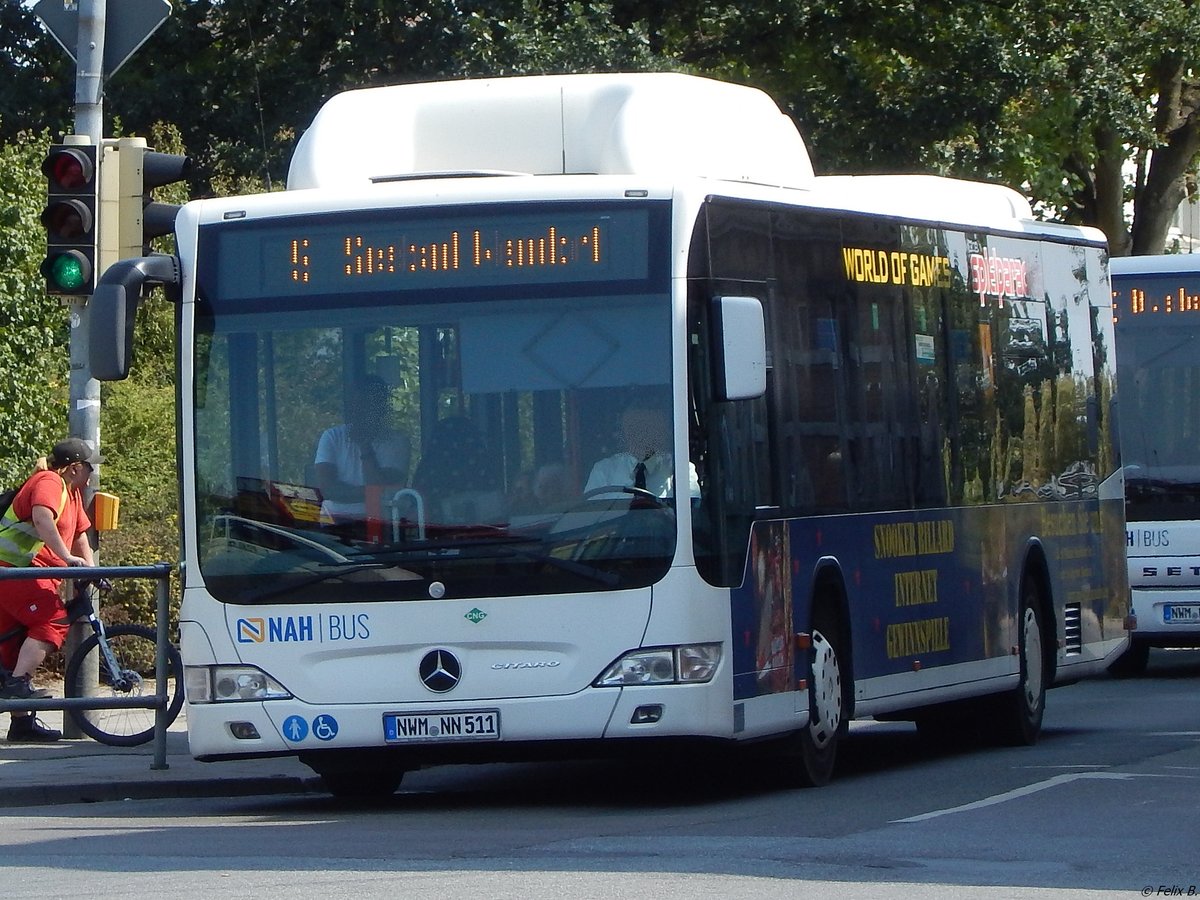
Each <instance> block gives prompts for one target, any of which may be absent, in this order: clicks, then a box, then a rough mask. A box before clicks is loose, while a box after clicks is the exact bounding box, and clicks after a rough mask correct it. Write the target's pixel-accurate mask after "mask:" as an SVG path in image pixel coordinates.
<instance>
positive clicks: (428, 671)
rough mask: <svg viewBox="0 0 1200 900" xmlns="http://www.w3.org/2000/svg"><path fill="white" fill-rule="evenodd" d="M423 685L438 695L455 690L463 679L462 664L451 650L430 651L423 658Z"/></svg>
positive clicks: (421, 671) (421, 672)
mask: <svg viewBox="0 0 1200 900" xmlns="http://www.w3.org/2000/svg"><path fill="white" fill-rule="evenodd" d="M418 671H419V672H420V674H421V683H422V684H424V685H425V687H427V688H429V689H430V690H431V691H434V692H436V693H438V694H444V693H446V691H450V690H453V689H454V686H455V685H456V684H458V681H459V679H460V678H462V664H461V663H459V661H458V658H457V657H456V656H455V655H454V654H453V653H451V652H450V651H449V650H441V649H439V650H430V651H429V652H428V653H426V654H425V655H424V656H423V657H422V658H421V668H420V669H419V670H418Z"/></svg>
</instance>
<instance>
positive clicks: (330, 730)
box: [312, 715, 338, 741]
mask: <svg viewBox="0 0 1200 900" xmlns="http://www.w3.org/2000/svg"><path fill="white" fill-rule="evenodd" d="M312 730H313V737H315V738H316V739H317V740H318V741H332V740H333V739H334V738H335V737H337V733H338V723H337V719H335V718H334V717H333V716H326V715H320V716H317V717H316V718H315V719H313V723H312Z"/></svg>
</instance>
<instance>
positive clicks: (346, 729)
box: [91, 74, 1128, 794]
mask: <svg viewBox="0 0 1200 900" xmlns="http://www.w3.org/2000/svg"><path fill="white" fill-rule="evenodd" d="M176 228H177V241H178V257H177V258H166V257H148V258H144V259H141V260H134V261H128V262H124V263H120V264H118V265H117V266H116V267H114V269H112V270H110V271H109V273H107V274H106V276H105V278H104V283H103V285H102V286H101V287H100V288H99V289H98V291H97V294H96V296H95V297H94V298H93V301H92V316H93V319H92V324H91V335H92V341H91V343H92V352H93V357H92V367H93V372H94V373H96V374H97V377H102V378H113V377H122V376H123V374H124V372H125V371H126V368H127V365H128V352H129V351H128V348H129V344H128V341H129V335H128V333H127V331H126V328H125V323H126V322H127V321H131V318H130V317H131V312H132V308H133V304H134V302H135V300H136V297H137V294H138V292H139V291H140V289H141V286H142V284H143V283H146V282H156V281H160V282H172V283H175V284H177V288H176V290H177V292H178V295H179V305H178V309H179V316H178V333H179V340H180V374H179V391H180V394H179V402H180V409H181V416H180V438H179V439H180V447H179V459H180V463H181V469H182V504H183V507H182V508H183V523H184V524H183V541H184V547H183V562H182V566H181V569H182V578H183V588H182V590H183V599H182V609H181V613H180V634H181V641H182V653H183V657H184V662H185V666H186V673H187V699H188V709H187V719H188V727H189V740H190V743H191V750H192V753H193V754H194V755H195V756H196V757H197V758H199V759H202V760H222V759H233V758H238V757H251V756H264V755H271V754H296V755H298V756H299V758H300V759H301V760H303V761H304V762H305V763H307V764H308V765H309V766H311V767H312V768H313V769H314V770H315V771H316V772H318V773H320V775H321V776H322V777H323V779H324V781H325V783H326V785H327V786H328V788H329V789H330V790H331V791H333V792H335V793H338V794H370V793H379V792H388V791H391V790H394V789H395V788H396V787H397V785H398V784H399V783H400V780H401V778H402V775H403V773H404V772H405V771H408V770H412V769H414V768H416V767H418V766H423V765H431V764H437V763H446V762H462V761H487V760H502V759H521V758H530V757H535V756H536V757H540V756H544V755H546V754H556V755H561V756H583V755H593V754H608V753H615V752H630V751H632V752H640V753H649V752H651V751H653V750H660V749H663V748H677V749H678V748H681V746H683V747H687V748H692V749H698V748H702V747H710V746H711V747H718V748H724V747H733V746H735V745H740V744H746V745H749V744H754V745H756V746H757V747H758V748H760V749H762V750H768V751H771V752H777V753H778V754H779V756H780V758H783V759H789V760H791V761H792V762H793V764H794V767H793V769H791V770H789V771H793V772H794V773H795V777H796V779H797V781H799V782H805V783H811V784H819V783H821V782H824V781H825V780H827V779H828V778H829V777H830V776H831V774H832V771H833V766H834V760H835V756H836V749H837V746H838V743H839V741H840V740H841V739H842V738H843V737H844V735H845V734H846V731H847V727H848V722H849V721H850V720H851V719H852V718H855V717H869V716H874V717H878V718H896V719H909V720H913V721H916V722H917V723H918V725H919V726H920V727H922V728H930V729H932V732H931V733H936V730H937V729H938V728H941V727H945V725H946V723H948V722H956V723H958V722H961V721H963V719H964V718H965V717H970V718H971V719H972V720H973V721H975V722H978V723H982V724H984V725H986V727H987V728H988V729H990V731H991V732H993V736H994V737H996V738H998V739H999V740H1002V741H1005V742H1023V743H1029V742H1032V741H1034V740H1035V739H1036V737H1037V735H1038V732H1039V729H1040V727H1041V722H1042V715H1043V709H1044V699H1045V691H1046V689H1047V688H1048V687H1051V686H1053V685H1056V684H1062V683H1065V682H1069V681H1072V680H1076V679H1078V678H1081V677H1084V676H1086V675H1089V674H1092V673H1096V672H1099V671H1103V670H1104V669H1105V668H1106V667H1107V666H1108V665H1109V664H1110V663H1111V662H1112V660H1113V659H1114V658H1115V657H1116V656H1117V655H1118V654H1120V653H1121V652H1122V651H1123V650H1124V649H1125V646H1126V644H1127V640H1128V638H1127V634H1126V632H1125V630H1124V616H1125V614H1126V612H1127V605H1128V583H1127V579H1126V572H1125V568H1124V564H1123V554H1122V546H1123V540H1124V533H1125V532H1124V518H1123V512H1122V498H1123V485H1122V483H1121V474H1120V470H1119V468H1118V467H1117V465H1116V461H1115V452H1114V449H1113V448H1114V436H1113V431H1112V423H1111V421H1110V416H1109V412H1108V411H1109V409H1110V404H1111V400H1112V391H1113V383H1114V372H1113V355H1112V350H1113V348H1112V322H1111V315H1110V308H1109V303H1110V297H1109V281H1108V272H1107V254H1106V250H1105V246H1104V243H1103V240H1102V237H1101V235H1100V234H1099V233H1098V232H1096V231H1092V230H1086V229H1077V228H1071V227H1065V226H1058V225H1050V224H1045V223H1040V222H1037V221H1034V219H1033V217H1032V215H1031V212H1030V209H1029V206H1028V204H1027V203H1026V202H1025V201H1024V200H1023V199H1022V198H1021V197H1020V196H1019V195H1017V194H1016V193H1014V192H1012V191H1010V190H1007V189H1005V188H1001V187H997V186H991V185H983V184H973V183H967V182H961V181H950V180H944V179H938V178H928V177H915V178H907V177H877V178H876V177H863V178H849V177H846V178H816V177H814V175H813V170H812V167H811V165H810V163H809V160H808V157H807V155H806V152H805V148H804V143H803V141H802V140H801V138H800V136H799V134H798V133H797V132H796V130H795V128H794V126H793V125H792V123H791V122H790V120H789V119H787V118H786V117H785V116H784V115H783V114H782V113H781V112H780V111H779V109H778V107H777V106H776V105H775V104H774V103H773V102H772V101H771V100H770V99H769V98H768V97H767V96H766V95H764V94H762V93H761V92H759V91H757V90H754V89H751V88H747V87H742V86H736V85H729V84H722V83H719V82H715V81H710V80H707V79H702V78H695V77H688V76H681V75H667V74H645V75H577V76H561V77H558V76H556V77H532V78H512V79H496V80H487V81H458V82H445V83H434V84H417V85H405V86H397V87H382V88H372V89H367V90H360V91H351V92H348V93H345V94H341V95H339V96H336V97H334V98H333V99H331V100H330V101H329V102H328V103H327V104H326V105H325V106H324V107H323V109H322V110H321V111H320V113H319V114H318V115H317V117H316V118H315V120H314V122H313V123H312V126H311V127H310V128H309V129H308V131H307V132H306V133H305V134H304V136H303V138H302V140H301V141H300V144H299V146H298V148H297V151H296V154H295V158H294V159H293V161H292V165H291V172H290V176H289V180H288V190H287V191H286V192H282V193H273V194H267V195H262V196H246V197H231V198H224V199H211V200H201V201H196V202H193V203H189V204H188V205H187V206H185V207H184V208H183V210H182V212H181V213H180V215H179V218H178V220H177V223H176ZM381 383H382V388H381V387H380V385H381ZM368 393H370V394H372V395H373V396H377V395H378V394H380V393H382V394H383V395H385V396H384V400H385V401H386V402H385V407H386V408H385V414H386V417H387V419H388V423H387V424H388V426H389V427H390V429H392V430H393V431H394V433H393V434H389V435H380V434H379V433H378V432H373V433H372V435H373V436H372V437H370V438H369V442H370V443H371V452H370V453H368V454H367V456H368V457H373V458H372V459H369V460H368V462H366V463H363V466H364V467H365V469H366V472H367V474H366V475H365V476H364V477H363V480H364V481H366V482H367V483H366V484H365V485H364V486H363V487H362V488H361V489H359V490H358V491H357V493H355V492H353V491H350V488H348V487H347V484H345V483H335V482H334V481H330V480H329V478H328V474H327V471H328V461H329V457H328V452H327V450H321V449H320V448H321V445H322V436H323V435H324V434H325V433H326V431H327V429H330V428H335V427H337V426H339V425H340V424H342V423H344V422H345V421H346V417H347V416H348V415H353V412H352V410H353V409H355V408H357V403H358V401H359V400H361V399H363V397H364V396H365V395H366V394H368ZM629 410H636V411H637V412H636V413H635V414H634V415H633V417H632V419H634V420H638V421H641V422H643V423H644V422H646V421H653V420H654V419H655V418H656V417H657V420H658V422H659V423H660V424H659V426H658V427H657V428H656V427H653V426H647V425H644V424H643V425H642V426H640V428H639V429H637V430H639V431H640V432H641V433H639V434H635V435H630V434H626V433H623V430H622V423H628V422H629V421H631V419H630V418H627V417H626V413H627V412H628V411H629ZM629 430H630V429H628V428H626V429H625V431H629ZM655 432H657V433H655ZM342 433H343V435H344V434H345V432H342ZM365 433H366V432H359V437H360V439H361V440H362V441H363V442H364V443H365V442H367V441H368V439H367V438H363V437H362V435H363V434H365ZM648 433H650V434H651V435H652V436H647V434H648ZM326 440H329V439H328V438H327V439H326ZM385 444H386V445H387V446H386V447H385ZM405 448H407V451H406V450H405ZM351 452H352V453H355V454H357V453H358V451H357V450H352V451H351ZM384 453H387V454H389V458H388V460H387V461H386V462H387V464H384V461H383V460H382V456H381V454H384ZM319 455H321V456H322V457H323V465H325V468H326V474H322V465H318V464H317V462H318V456H319ZM406 455H407V457H408V458H407V460H406V459H405V458H404V457H405V456H406ZM355 458H356V459H357V457H355ZM639 460H640V461H642V462H643V463H645V467H644V469H643V471H646V470H648V469H654V471H653V472H652V473H651V477H650V478H649V479H648V480H647V482H646V486H645V487H642V486H640V485H639V484H636V483H635V481H634V479H635V474H634V473H633V471H632V470H634V469H636V468H637V462H638V461H639ZM597 463H600V465H599V466H598V465H597ZM376 464H378V465H379V469H376V467H375V466H376ZM380 470H387V471H386V473H385V474H374V473H376V472H377V471H380ZM347 480H348V481H353V480H354V479H353V478H349V477H348V479H347ZM606 482H607V483H606ZM684 485H687V488H686V489H685V488H684V487H683V486H684ZM585 486H587V489H586V490H585ZM675 486H679V489H678V490H676V489H675ZM339 498H340V499H339ZM347 498H349V499H348V501H347ZM356 501H357V504H359V505H356ZM342 502H349V506H348V507H339V506H337V503H342Z"/></svg>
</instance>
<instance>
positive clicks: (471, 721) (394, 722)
mask: <svg viewBox="0 0 1200 900" xmlns="http://www.w3.org/2000/svg"><path fill="white" fill-rule="evenodd" d="M383 737H384V739H385V740H387V741H388V742H389V743H390V742H397V743H405V742H411V741H496V740H499V739H500V710H498V709H481V710H476V711H475V712H431V713H420V714H413V715H410V714H399V713H389V714H388V715H385V716H384V717H383Z"/></svg>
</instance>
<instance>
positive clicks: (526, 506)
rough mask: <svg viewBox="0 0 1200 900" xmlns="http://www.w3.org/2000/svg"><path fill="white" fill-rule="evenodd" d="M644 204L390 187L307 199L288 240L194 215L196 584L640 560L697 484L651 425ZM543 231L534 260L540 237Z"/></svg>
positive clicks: (365, 591) (265, 586)
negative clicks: (521, 207) (396, 202)
mask: <svg viewBox="0 0 1200 900" xmlns="http://www.w3.org/2000/svg"><path fill="white" fill-rule="evenodd" d="M661 214H665V211H659V210H656V209H655V208H654V207H653V205H651V204H647V205H645V206H643V207H639V208H637V209H625V208H622V209H620V210H617V211H605V210H600V211H599V212H597V210H596V209H595V208H591V209H588V210H586V211H584V210H577V209H574V208H572V209H568V210H566V211H565V212H564V211H562V210H560V209H547V210H546V211H544V212H541V213H536V214H534V215H531V214H529V213H527V212H522V214H521V216H520V217H519V218H518V217H516V216H513V215H511V214H501V213H497V214H496V215H494V216H491V217H490V218H489V217H488V216H486V215H480V214H479V213H478V212H474V213H472V214H471V215H470V216H469V217H468V216H466V215H465V214H464V215H463V216H461V217H459V218H455V217H454V215H453V212H452V211H451V212H450V213H447V212H446V211H444V210H443V211H439V212H438V213H437V214H436V216H435V215H433V214H425V213H420V212H412V211H406V212H403V213H396V212H394V211H393V213H392V216H391V217H390V218H389V217H385V216H381V215H380V214H378V213H376V214H373V215H372V217H371V218H370V219H369V220H367V221H365V222H364V221H363V216H362V215H361V214H356V215H355V216H349V215H345V214H339V215H333V216H329V217H325V218H326V221H323V222H318V223H317V224H315V225H314V224H313V222H312V219H311V217H310V219H309V220H308V223H307V225H306V226H305V227H304V228H303V237H302V238H298V237H297V234H298V231H297V230H296V228H295V227H293V226H291V225H289V223H287V222H286V221H285V222H282V223H281V222H280V221H279V220H270V221H269V222H268V223H267V224H263V225H255V224H253V223H250V224H242V223H231V224H228V225H227V224H225V223H222V224H221V225H217V226H209V227H208V229H207V230H205V231H202V235H201V246H202V249H204V250H206V253H205V254H204V257H205V264H204V265H203V266H202V267H201V269H200V272H199V275H198V283H197V304H196V314H195V329H196V340H195V355H194V359H193V365H194V372H195V381H194V410H195V413H194V421H193V422H192V427H193V429H194V440H195V454H196V460H195V463H196V470H195V471H196V484H195V491H196V504H195V506H194V507H193V508H194V509H195V510H196V521H195V527H196V529H197V537H198V546H199V548H200V554H199V563H200V569H201V572H202V575H203V577H204V580H205V584H206V586H207V587H208V589H209V590H210V591H211V592H212V593H213V595H214V596H215V597H217V598H218V599H219V600H222V601H225V602H231V603H269V602H280V603H282V602H343V601H356V602H361V601H364V600H372V599H378V600H421V599H441V598H443V597H446V598H454V597H468V596H517V595H529V594H545V593H562V592H574V591H605V590H613V589H619V588H628V587H638V586H645V585H648V584H650V583H652V582H654V581H655V580H657V579H658V578H660V577H661V576H662V575H663V574H664V573H665V572H666V570H667V567H668V565H669V563H670V560H671V557H672V555H673V553H674V548H675V544H676V533H675V532H676V529H675V522H676V495H677V494H678V495H679V496H680V497H681V498H682V502H683V503H684V504H686V503H688V498H690V497H691V496H693V495H694V494H695V493H697V491H698V488H697V486H696V485H695V478H694V475H689V470H688V465H687V454H686V452H685V453H684V454H683V458H682V460H681V461H680V463H679V464H677V463H676V458H677V456H678V454H677V453H676V452H675V447H674V446H673V440H672V435H673V427H672V425H671V422H672V386H671V378H670V376H671V332H670V326H671V316H670V306H669V301H670V297H669V293H668V290H667V283H668V282H667V279H666V277H665V269H664V267H665V254H657V257H661V258H662V259H663V261H661V262H655V259H656V254H655V253H654V252H652V251H653V247H652V246H651V245H652V243H653V240H654V239H653V238H652V237H651V236H652V235H653V234H654V229H653V228H652V227H651V223H652V220H654V218H655V217H656V216H659V215H661ZM468 219H469V221H468ZM298 245H299V250H297V246H298ZM455 246H461V247H462V248H463V251H462V252H463V255H462V256H461V257H456V256H452V255H451V254H452V253H457V252H458V251H457V250H455V249H453V248H454V247H455ZM514 246H515V247H516V249H514ZM554 246H557V247H558V248H559V254H560V255H559V262H558V263H557V264H556V265H558V266H559V268H558V269H557V270H554V271H552V270H550V268H549V264H548V263H546V262H545V261H544V258H543V257H542V256H541V255H540V254H542V253H543V252H547V251H548V250H549V248H550V247H554ZM518 252H519V254H520V256H519V259H518V256H517V253H518ZM550 252H553V251H550ZM470 253H474V254H475V256H474V259H473V260H472V259H471V258H470V256H469V254H470ZM251 259H255V260H265V261H266V262H264V263H261V264H253V265H252V264H250V263H249V262H248V261H249V260H251ZM272 260H277V261H278V263H279V265H278V266H277V267H273V266H272ZM506 260H507V262H506ZM492 263H495V265H492ZM422 266H427V267H429V271H423V270H422ZM522 266H524V267H525V270H524V271H522V270H521V267H522ZM439 267H442V268H439ZM367 268H369V269H371V270H372V271H370V272H365V269H367ZM514 269H515V270H516V271H515V272H514V271H513V270H514ZM364 272H365V274H364ZM369 275H378V277H377V278H371V277H367V276H369ZM410 276H411V277H410ZM679 465H682V467H683V468H682V472H683V474H682V475H681V476H679V477H680V478H681V479H682V482H683V483H682V485H681V486H680V487H679V489H678V490H677V489H676V478H677V469H678V467H679ZM685 508H686V506H685Z"/></svg>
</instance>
